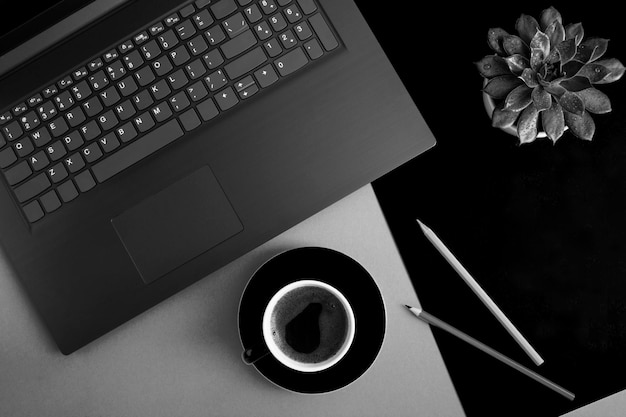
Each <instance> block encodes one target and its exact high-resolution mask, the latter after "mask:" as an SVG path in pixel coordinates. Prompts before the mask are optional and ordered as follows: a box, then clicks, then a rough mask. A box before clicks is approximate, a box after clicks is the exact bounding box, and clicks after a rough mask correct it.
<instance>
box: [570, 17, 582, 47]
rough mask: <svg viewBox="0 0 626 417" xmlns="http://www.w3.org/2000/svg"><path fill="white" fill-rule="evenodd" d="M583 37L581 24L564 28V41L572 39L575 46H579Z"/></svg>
mask: <svg viewBox="0 0 626 417" xmlns="http://www.w3.org/2000/svg"><path fill="white" fill-rule="evenodd" d="M584 36H585V30H584V29H583V25H582V23H571V24H569V25H567V26H566V27H565V39H566V40H567V39H574V40H575V42H576V45H577V46H578V45H580V43H581V42H582V40H583V37H584Z"/></svg>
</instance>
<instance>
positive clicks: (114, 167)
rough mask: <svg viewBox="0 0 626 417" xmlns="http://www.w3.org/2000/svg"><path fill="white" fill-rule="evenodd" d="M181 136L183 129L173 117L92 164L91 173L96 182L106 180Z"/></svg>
mask: <svg viewBox="0 0 626 417" xmlns="http://www.w3.org/2000/svg"><path fill="white" fill-rule="evenodd" d="M181 136H183V130H182V129H181V128H180V125H179V124H178V121H176V119H173V120H171V121H169V122H168V123H166V124H164V125H163V126H161V127H159V128H158V129H155V130H153V131H152V132H150V133H148V134H147V135H145V136H142V137H140V138H139V139H137V140H136V141H135V142H132V143H131V144H130V145H128V146H126V147H124V148H122V149H120V150H119V151H117V152H115V153H113V154H111V156H109V157H108V158H106V159H104V160H103V161H102V162H99V163H97V164H96V165H94V166H93V167H92V171H93V174H94V175H95V176H96V179H97V180H98V182H103V181H106V180H108V179H109V178H111V177H112V176H114V175H115V174H117V173H119V172H121V171H123V170H125V169H126V168H128V167H129V166H131V165H133V164H135V163H136V162H138V161H140V160H142V159H143V158H145V157H146V156H148V155H150V154H151V153H153V152H156V151H157V150H159V149H161V148H162V147H164V146H166V145H168V144H170V143H172V142H174V141H175V140H176V139H178V138H179V137H181Z"/></svg>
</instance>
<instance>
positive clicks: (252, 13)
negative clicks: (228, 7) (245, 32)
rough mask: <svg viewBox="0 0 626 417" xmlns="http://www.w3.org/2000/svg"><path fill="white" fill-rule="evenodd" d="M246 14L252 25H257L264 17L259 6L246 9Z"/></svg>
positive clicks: (254, 5)
mask: <svg viewBox="0 0 626 417" xmlns="http://www.w3.org/2000/svg"><path fill="white" fill-rule="evenodd" d="M243 12H244V14H245V15H246V18H247V19H248V21H249V22H250V23H256V22H258V21H259V20H261V19H263V15H262V14H261V10H260V9H259V6H257V5H256V4H253V5H252V6H250V7H248V8H246V9H244V11H243Z"/></svg>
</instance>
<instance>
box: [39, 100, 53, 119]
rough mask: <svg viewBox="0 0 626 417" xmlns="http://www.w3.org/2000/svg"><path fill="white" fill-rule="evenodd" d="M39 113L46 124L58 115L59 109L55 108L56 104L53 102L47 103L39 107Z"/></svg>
mask: <svg viewBox="0 0 626 417" xmlns="http://www.w3.org/2000/svg"><path fill="white" fill-rule="evenodd" d="M37 112H38V113H39V117H40V118H41V120H43V121H44V122H45V121H47V120H48V119H51V118H52V117H54V116H55V115H56V114H57V109H56V107H54V103H53V102H52V101H46V102H45V103H43V104H42V105H41V106H39V107H37Z"/></svg>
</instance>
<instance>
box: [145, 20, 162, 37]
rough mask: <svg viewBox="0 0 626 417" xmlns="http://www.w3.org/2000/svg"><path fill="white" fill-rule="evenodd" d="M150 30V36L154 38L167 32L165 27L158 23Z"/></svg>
mask: <svg viewBox="0 0 626 417" xmlns="http://www.w3.org/2000/svg"><path fill="white" fill-rule="evenodd" d="M148 30H149V31H150V34H151V35H152V36H156V35H158V34H159V33H161V32H163V31H164V30H165V25H164V24H163V23H161V22H157V23H155V24H154V25H152V26H150V29H148Z"/></svg>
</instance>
